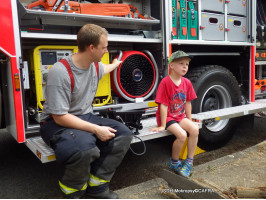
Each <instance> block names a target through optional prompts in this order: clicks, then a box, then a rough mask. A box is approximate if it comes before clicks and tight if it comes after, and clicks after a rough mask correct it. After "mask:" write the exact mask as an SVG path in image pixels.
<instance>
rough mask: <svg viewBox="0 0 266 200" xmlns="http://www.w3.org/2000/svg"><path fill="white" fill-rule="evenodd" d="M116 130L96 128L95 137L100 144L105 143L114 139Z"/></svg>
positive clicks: (104, 127)
mask: <svg viewBox="0 0 266 200" xmlns="http://www.w3.org/2000/svg"><path fill="white" fill-rule="evenodd" d="M115 132H116V130H115V129H113V128H111V127H108V126H98V128H97V130H96V133H95V135H96V136H97V138H98V139H99V140H101V141H102V142H106V141H108V140H110V139H112V138H113V137H115V134H114V133H115Z"/></svg>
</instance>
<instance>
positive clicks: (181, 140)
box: [179, 132, 187, 143]
mask: <svg viewBox="0 0 266 200" xmlns="http://www.w3.org/2000/svg"><path fill="white" fill-rule="evenodd" d="M186 139H187V133H186V132H185V134H181V136H180V137H179V141H180V142H181V143H185V141H186Z"/></svg>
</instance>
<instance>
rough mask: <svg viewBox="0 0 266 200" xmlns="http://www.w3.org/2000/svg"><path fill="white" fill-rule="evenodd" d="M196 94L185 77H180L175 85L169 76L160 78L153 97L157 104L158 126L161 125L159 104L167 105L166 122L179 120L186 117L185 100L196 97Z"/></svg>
mask: <svg viewBox="0 0 266 200" xmlns="http://www.w3.org/2000/svg"><path fill="white" fill-rule="evenodd" d="M196 98H197V95H196V93H195V90H194V88H193V86H192V83H191V82H190V80H188V79H187V78H184V77H181V83H180V85H179V86H176V85H175V84H174V82H173V81H172V80H171V78H170V77H169V76H166V77H165V78H163V79H162V81H161V83H160V85H159V87H158V90H157V94H156V98H155V102H156V103H157V104H158V110H157V112H156V119H157V124H158V126H160V125H161V116H160V106H161V104H164V105H166V106H168V112H167V118H166V123H168V122H169V121H171V120H175V121H177V122H180V121H181V120H182V119H184V118H185V117H186V114H185V105H186V102H187V101H192V100H193V99H196Z"/></svg>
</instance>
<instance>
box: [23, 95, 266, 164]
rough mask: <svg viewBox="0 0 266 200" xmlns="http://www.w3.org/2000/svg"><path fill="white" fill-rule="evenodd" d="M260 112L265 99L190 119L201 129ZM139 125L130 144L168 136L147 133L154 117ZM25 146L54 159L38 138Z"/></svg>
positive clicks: (43, 159) (41, 156)
mask: <svg viewBox="0 0 266 200" xmlns="http://www.w3.org/2000/svg"><path fill="white" fill-rule="evenodd" d="M261 111H266V99H262V100H257V101H255V102H253V103H250V104H246V105H241V106H235V107H230V108H225V109H220V110H214V111H208V112H202V113H199V114H192V118H193V120H195V121H196V122H197V123H198V124H199V127H200V128H201V127H202V124H203V123H209V122H214V121H219V120H224V119H228V118H234V117H240V116H244V115H249V114H254V113H257V112H261ZM141 123H142V125H143V129H142V130H139V134H138V135H137V137H134V138H133V140H132V142H131V143H137V142H140V141H141V140H142V141H147V140H151V139H155V138H160V137H164V136H168V135H170V133H169V132H167V131H163V132H160V133H155V132H151V131H149V129H150V128H152V127H154V126H156V125H157V124H156V119H155V117H149V118H147V119H143V120H142V121H141ZM140 139H141V140H140ZM26 145H27V146H28V147H29V149H30V150H31V151H32V152H33V153H34V154H35V155H36V156H37V157H38V158H39V159H40V160H41V162H42V163H46V162H51V161H54V160H55V159H56V157H55V154H54V151H53V149H51V148H50V147H49V146H47V145H46V144H45V143H44V141H43V140H42V138H41V137H40V136H37V137H33V138H29V139H26Z"/></svg>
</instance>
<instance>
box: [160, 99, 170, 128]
mask: <svg viewBox="0 0 266 200" xmlns="http://www.w3.org/2000/svg"><path fill="white" fill-rule="evenodd" d="M167 111H168V106H166V105H164V104H161V105H160V115H161V127H163V128H164V129H165V127H166V118H167Z"/></svg>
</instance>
